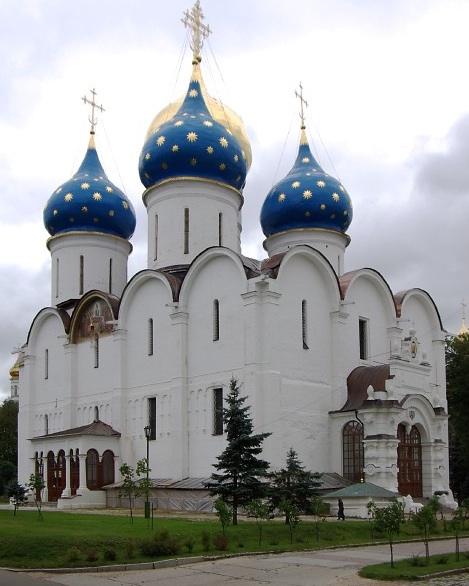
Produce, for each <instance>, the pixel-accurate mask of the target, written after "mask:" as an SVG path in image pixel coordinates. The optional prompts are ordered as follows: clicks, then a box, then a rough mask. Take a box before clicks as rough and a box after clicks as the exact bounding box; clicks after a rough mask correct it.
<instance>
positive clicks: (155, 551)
mask: <svg viewBox="0 0 469 586" xmlns="http://www.w3.org/2000/svg"><path fill="white" fill-rule="evenodd" d="M140 550H141V552H142V554H143V555H145V556H148V557H159V556H165V555H176V554H178V553H179V550H180V543H179V539H178V538H177V537H172V536H171V535H170V534H169V532H168V530H167V529H163V530H162V531H160V532H159V533H155V534H154V535H153V536H152V537H149V538H147V539H143V540H142V542H141V543H140Z"/></svg>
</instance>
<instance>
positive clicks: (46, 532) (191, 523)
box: [0, 508, 469, 579]
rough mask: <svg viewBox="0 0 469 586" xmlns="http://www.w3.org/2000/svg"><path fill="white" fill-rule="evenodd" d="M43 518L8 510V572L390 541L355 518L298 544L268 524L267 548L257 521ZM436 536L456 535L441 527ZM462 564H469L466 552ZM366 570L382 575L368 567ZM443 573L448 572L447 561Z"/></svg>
mask: <svg viewBox="0 0 469 586" xmlns="http://www.w3.org/2000/svg"><path fill="white" fill-rule="evenodd" d="M43 516H44V521H41V520H40V519H39V516H38V513H37V511H36V510H35V509H29V508H24V509H20V510H19V511H18V512H17V514H16V516H13V512H12V511H11V510H10V511H9V510H0V566H3V567H9V568H20V569H21V568H32V569H41V568H57V567H82V566H97V565H106V564H131V563H137V562H148V561H155V560H158V559H165V558H174V557H184V556H200V555H202V556H206V555H209V556H210V555H223V554H240V553H243V552H262V551H271V552H283V551H301V550H312V549H320V548H324V547H334V546H341V545H349V544H363V543H370V542H373V543H377V542H386V539H385V537H384V536H380V535H374V536H372V535H371V527H370V524H369V523H368V522H366V521H361V520H352V519H347V522H346V523H340V522H338V521H328V522H324V523H322V522H321V523H319V526H318V525H316V524H315V523H313V522H310V521H307V520H304V521H303V520H302V521H300V523H299V524H298V526H297V527H296V528H295V530H294V532H293V540H292V541H291V540H290V531H289V527H288V526H287V525H285V524H284V523H283V522H282V521H280V520H276V521H269V522H266V523H264V524H263V529H262V542H261V544H259V533H258V528H257V526H256V523H255V522H253V521H252V520H249V521H246V520H240V521H239V525H237V526H236V527H233V526H229V527H228V528H227V529H226V532H225V535H223V534H222V531H221V525H220V523H219V522H218V521H217V520H213V519H202V520H195V519H189V518H186V517H183V516H181V517H179V516H177V517H176V516H174V515H173V516H166V517H164V516H163V514H162V513H159V514H157V515H156V517H155V520H154V528H153V530H152V529H151V525H150V522H149V521H148V520H145V519H144V518H143V516H142V515H141V512H138V513H137V515H136V516H134V523H133V524H132V523H130V519H129V517H128V516H127V514H126V513H125V512H124V511H115V512H114V513H109V512H108V513H106V514H97V513H96V514H89V513H68V512H57V511H54V512H52V511H43ZM318 529H319V531H318V532H317V530H318ZM318 534H319V538H318ZM435 535H436V536H440V537H442V536H445V535H448V534H445V532H444V527H443V526H441V525H440V526H439V528H438V532H437V533H436V534H435ZM400 538H401V539H418V538H419V536H418V533H417V530H416V529H415V527H414V526H413V525H412V524H411V523H406V524H405V525H404V526H403V530H402V532H401V535H400ZM440 557H441V556H440ZM461 558H462V559H463V562H466V565H469V559H467V558H466V557H465V554H461ZM440 561H441V560H440ZM398 563H399V564H401V563H402V562H398ZM398 563H397V562H396V567H397V566H398ZM437 565H438V564H437ZM381 566H383V569H382V570H381V571H382V572H383V574H384V573H385V572H386V571H387V570H389V569H391V568H390V566H389V564H387V566H386V564H382V565H381ZM449 567H453V563H452V562H450V561H448V562H447V563H446V564H445V565H444V568H443V569H448V568H449ZM370 568H379V566H372V567H370ZM405 570H406V571H409V572H411V571H412V572H414V571H420V568H419V567H411V566H410V564H409V563H408V564H407V567H406V568H405ZM366 571H377V572H378V571H379V570H371V569H370V570H369V569H368V568H367V569H366ZM401 571H404V570H401ZM428 571H429V567H427V568H423V570H422V573H428ZM438 571H442V564H441V563H440V564H439V565H438ZM387 575H388V574H387ZM394 575H397V573H396V574H393V577H394ZM402 575H403V574H401V575H399V577H402ZM408 575H409V574H406V577H407V576H408ZM370 577H371V576H370ZM373 577H375V575H373ZM383 579H384V577H383ZM386 579H393V578H386Z"/></svg>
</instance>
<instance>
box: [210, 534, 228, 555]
mask: <svg viewBox="0 0 469 586" xmlns="http://www.w3.org/2000/svg"><path fill="white" fill-rule="evenodd" d="M213 544H214V545H215V549H218V551H226V550H227V549H228V545H229V541H228V537H227V535H226V533H219V534H218V535H215V537H214V538H213Z"/></svg>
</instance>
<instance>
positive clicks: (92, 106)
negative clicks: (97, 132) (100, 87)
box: [82, 88, 104, 134]
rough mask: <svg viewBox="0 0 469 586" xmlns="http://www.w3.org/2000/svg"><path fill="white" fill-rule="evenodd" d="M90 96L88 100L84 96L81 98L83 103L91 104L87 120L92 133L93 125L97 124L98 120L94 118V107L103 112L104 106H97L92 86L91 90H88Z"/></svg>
mask: <svg viewBox="0 0 469 586" xmlns="http://www.w3.org/2000/svg"><path fill="white" fill-rule="evenodd" d="M90 92H91V95H92V98H91V100H88V98H87V97H86V96H83V97H82V100H83V101H84V102H85V104H90V106H91V116H89V117H88V120H89V121H90V123H91V134H94V127H95V126H96V124H98V121H97V120H96V118H95V116H94V109H95V108H97V109H98V110H101V112H104V108H103V107H102V106H98V104H97V103H96V101H95V98H96V91H95V89H94V88H93V89H92V90H90Z"/></svg>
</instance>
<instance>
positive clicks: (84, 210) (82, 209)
mask: <svg viewBox="0 0 469 586" xmlns="http://www.w3.org/2000/svg"><path fill="white" fill-rule="evenodd" d="M81 211H82V212H83V213H84V214H86V212H87V211H88V208H87V207H86V206H83V207H82V208H81Z"/></svg>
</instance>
